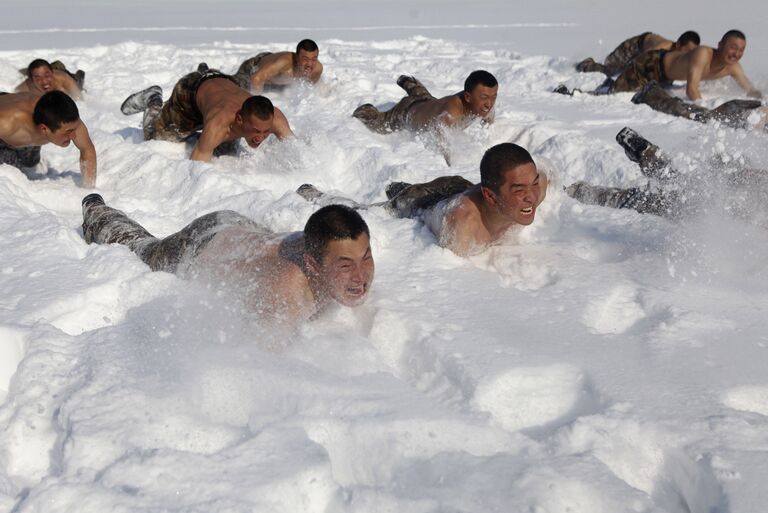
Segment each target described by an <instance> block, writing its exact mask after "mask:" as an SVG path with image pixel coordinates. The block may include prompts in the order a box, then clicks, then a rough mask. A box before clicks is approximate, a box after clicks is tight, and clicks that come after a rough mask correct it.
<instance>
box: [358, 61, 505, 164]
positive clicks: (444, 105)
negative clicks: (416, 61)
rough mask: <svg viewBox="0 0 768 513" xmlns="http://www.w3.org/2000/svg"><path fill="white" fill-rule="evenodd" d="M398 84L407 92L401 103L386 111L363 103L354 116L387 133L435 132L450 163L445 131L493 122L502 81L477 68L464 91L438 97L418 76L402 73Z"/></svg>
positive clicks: (471, 74)
mask: <svg viewBox="0 0 768 513" xmlns="http://www.w3.org/2000/svg"><path fill="white" fill-rule="evenodd" d="M397 85H399V86H400V87H402V88H403V89H404V90H405V92H406V93H408V94H407V95H406V96H405V97H404V98H402V99H401V100H400V101H399V102H397V104H396V105H395V106H394V107H392V108H391V109H390V110H388V111H386V112H380V111H379V110H378V109H377V108H376V107H374V106H373V105H371V104H370V103H366V104H364V105H361V106H359V107H358V108H357V109H355V111H354V112H353V113H352V116H353V117H355V118H357V119H359V120H360V121H362V122H363V123H364V124H365V126H367V127H368V128H369V129H371V130H373V131H374V132H378V133H382V134H386V133H389V132H393V131H396V130H411V131H414V132H420V131H424V130H432V131H435V132H436V134H437V136H438V143H439V145H440V146H441V148H440V150H441V152H442V154H443V156H444V157H445V160H446V162H447V163H448V165H450V155H449V148H448V147H447V143H446V142H445V138H444V134H443V133H442V130H443V129H444V128H446V127H458V128H466V127H467V126H468V125H469V124H470V123H471V122H472V121H474V120H476V119H480V120H481V121H482V122H483V123H493V121H494V118H495V114H494V110H493V107H494V105H495V104H496V96H497V94H498V90H499V83H498V81H497V80H496V77H494V76H493V75H491V74H490V73H488V72H487V71H484V70H477V71H473V72H472V73H470V74H469V76H468V77H467V79H466V80H465V81H464V90H463V91H461V92H459V93H456V94H451V95H449V96H445V97H443V98H435V97H434V96H432V94H430V92H429V91H428V90H427V88H426V87H424V85H423V84H422V83H421V82H419V81H418V80H416V79H415V78H414V77H409V76H406V75H401V76H400V78H398V79H397Z"/></svg>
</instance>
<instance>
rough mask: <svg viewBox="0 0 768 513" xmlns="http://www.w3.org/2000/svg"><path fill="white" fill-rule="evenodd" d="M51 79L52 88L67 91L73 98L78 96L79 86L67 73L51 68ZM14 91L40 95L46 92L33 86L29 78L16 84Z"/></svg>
mask: <svg viewBox="0 0 768 513" xmlns="http://www.w3.org/2000/svg"><path fill="white" fill-rule="evenodd" d="M53 81H54V84H53V90H56V91H62V92H64V93H67V94H68V95H69V96H71V97H72V98H73V99H75V100H77V99H78V98H80V88H78V87H77V83H76V82H75V80H74V79H73V78H72V77H71V76H69V74H68V73H66V72H64V71H61V70H58V69H56V70H53ZM15 91H16V92H17V93H34V94H37V95H42V94H44V93H45V92H46V91H41V90H40V89H38V88H37V87H35V84H34V83H33V82H32V79H30V78H28V79H26V80H25V81H24V82H22V83H21V84H19V85H17V86H16V89H15Z"/></svg>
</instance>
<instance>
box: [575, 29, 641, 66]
mask: <svg viewBox="0 0 768 513" xmlns="http://www.w3.org/2000/svg"><path fill="white" fill-rule="evenodd" d="M648 34H650V32H643V33H642V34H640V35H639V36H634V37H630V38H629V39H626V40H625V41H622V43H621V44H620V45H619V46H617V47H616V48H615V49H614V50H613V51H612V52H611V53H609V54H608V57H606V58H605V61H603V63H602V64H601V63H599V62H595V60H594V59H592V58H591V57H590V58H588V59H584V60H583V61H581V62H580V63H579V64H578V65H577V66H576V69H577V70H579V71H582V72H591V71H597V72H600V73H605V74H606V75H608V76H614V75H618V74H619V73H621V71H622V70H623V69H624V68H626V67H627V64H629V62H630V61H631V60H632V59H634V58H635V57H637V56H638V55H640V54H641V53H643V43H644V42H645V38H646V36H648Z"/></svg>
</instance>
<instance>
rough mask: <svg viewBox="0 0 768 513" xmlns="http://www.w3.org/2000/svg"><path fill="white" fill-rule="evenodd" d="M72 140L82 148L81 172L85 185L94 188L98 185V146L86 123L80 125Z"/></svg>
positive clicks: (77, 146)
mask: <svg viewBox="0 0 768 513" xmlns="http://www.w3.org/2000/svg"><path fill="white" fill-rule="evenodd" d="M72 142H73V143H74V145H75V147H76V148H77V149H78V150H80V174H81V175H82V178H83V187H86V188H88V189H92V188H94V187H96V148H95V147H94V145H93V141H91V136H90V135H89V134H88V128H86V126H85V124H84V123H81V124H80V126H79V127H78V129H77V131H76V132H75V138H74V139H73V140H72Z"/></svg>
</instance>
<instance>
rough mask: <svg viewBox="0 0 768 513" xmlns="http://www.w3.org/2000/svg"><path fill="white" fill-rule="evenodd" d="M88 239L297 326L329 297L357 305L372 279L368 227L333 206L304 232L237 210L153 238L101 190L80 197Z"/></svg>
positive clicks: (357, 216)
mask: <svg viewBox="0 0 768 513" xmlns="http://www.w3.org/2000/svg"><path fill="white" fill-rule="evenodd" d="M83 235H84V237H85V240H86V242H88V243H91V242H96V243H99V244H108V243H115V242H116V243H120V244H124V245H126V246H128V247H129V248H130V249H131V250H132V251H133V252H134V253H136V254H137V255H138V256H139V258H141V260H142V261H143V262H145V263H146V264H147V265H149V267H150V268H151V269H152V270H153V271H166V272H171V273H175V274H177V275H179V276H181V277H182V278H195V279H199V280H203V281H204V282H206V283H208V284H210V285H212V286H214V287H216V288H221V289H222V290H226V291H227V293H228V294H229V295H230V296H234V297H235V298H236V300H238V301H239V302H240V303H241V304H242V305H243V306H244V307H246V308H247V309H248V310H251V311H253V312H255V313H256V314H257V315H258V316H259V317H260V319H262V320H264V321H265V322H267V323H269V324H271V325H277V326H282V327H288V328H290V327H295V326H297V325H298V324H300V323H302V322H304V321H306V320H309V319H310V318H312V317H313V316H315V315H316V314H318V313H320V312H322V311H323V310H324V309H325V308H326V307H328V306H329V305H330V304H332V303H333V302H337V303H340V304H342V305H344V306H356V305H359V304H362V303H363V302H364V301H365V299H366V296H367V295H368V291H369V289H370V286H371V283H372V282H373V274H374V262H373V255H372V253H371V245H370V233H369V231H368V226H367V225H366V223H365V221H364V220H363V218H362V217H360V214H358V213H357V212H356V211H354V210H352V209H350V208H348V207H345V206H342V205H330V206H326V207H324V208H321V209H320V210H318V211H317V212H315V213H314V214H312V216H310V218H309V220H308V221H307V224H306V225H305V226H304V230H303V231H302V232H295V233H281V234H278V233H273V232H272V231H270V230H269V229H268V228H266V227H264V226H261V225H259V224H257V223H255V222H254V221H252V220H250V219H248V218H247V217H244V216H242V215H240V214H238V213H236V212H233V211H230V210H225V211H218V212H212V213H210V214H206V215H204V216H202V217H199V218H197V219H196V220H194V221H192V223H190V224H189V225H187V226H186V227H185V228H184V229H182V230H181V231H179V232H177V233H175V234H173V235H170V236H168V237H166V238H164V239H157V238H155V237H153V236H152V235H151V234H150V233H149V232H147V231H146V230H145V229H144V228H143V227H141V226H140V225H139V224H138V223H136V222H135V221H133V220H131V219H129V218H128V217H127V216H126V215H125V214H124V213H122V212H120V211H119V210H115V209H113V208H110V207H107V206H106V205H105V204H104V200H103V199H102V197H101V196H99V195H98V194H90V195H88V196H86V197H85V198H84V199H83Z"/></svg>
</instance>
